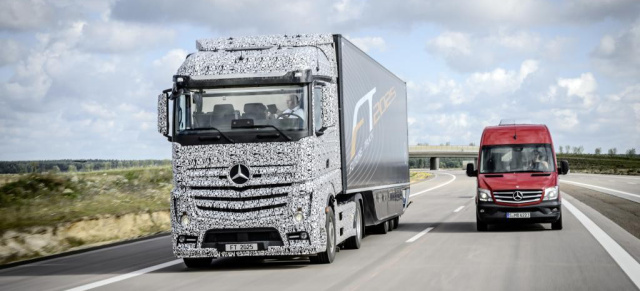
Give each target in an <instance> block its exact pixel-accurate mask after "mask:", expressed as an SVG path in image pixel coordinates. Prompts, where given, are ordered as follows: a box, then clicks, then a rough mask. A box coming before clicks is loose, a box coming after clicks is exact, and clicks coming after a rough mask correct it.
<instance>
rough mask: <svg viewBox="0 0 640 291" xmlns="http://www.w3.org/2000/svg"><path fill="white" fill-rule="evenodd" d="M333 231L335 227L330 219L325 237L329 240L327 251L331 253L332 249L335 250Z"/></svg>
mask: <svg viewBox="0 0 640 291" xmlns="http://www.w3.org/2000/svg"><path fill="white" fill-rule="evenodd" d="M335 232H336V230H335V227H333V221H330V222H329V231H328V232H327V233H328V235H327V238H328V239H329V242H328V244H329V252H331V253H333V251H334V250H335V245H334V242H335V240H334V238H333V237H334V236H335Z"/></svg>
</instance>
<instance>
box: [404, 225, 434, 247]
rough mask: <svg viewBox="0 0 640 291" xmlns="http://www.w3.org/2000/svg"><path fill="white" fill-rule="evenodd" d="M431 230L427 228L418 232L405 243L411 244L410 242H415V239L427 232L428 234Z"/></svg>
mask: <svg viewBox="0 0 640 291" xmlns="http://www.w3.org/2000/svg"><path fill="white" fill-rule="evenodd" d="M432 229H433V227H428V228H427V229H425V230H423V231H421V232H419V233H418V234H416V235H414V236H413V237H411V238H410V239H408V240H407V242H408V243H412V242H414V241H416V240H417V239H419V238H420V237H422V236H423V235H425V234H427V232H430V231H431V230H432Z"/></svg>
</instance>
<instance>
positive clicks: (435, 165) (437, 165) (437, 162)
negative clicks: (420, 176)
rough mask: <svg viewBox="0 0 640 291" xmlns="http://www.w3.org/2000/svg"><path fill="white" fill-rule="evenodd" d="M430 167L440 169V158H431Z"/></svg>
mask: <svg viewBox="0 0 640 291" xmlns="http://www.w3.org/2000/svg"><path fill="white" fill-rule="evenodd" d="M429 169H430V170H434V171H435V170H439V169H440V158H429Z"/></svg>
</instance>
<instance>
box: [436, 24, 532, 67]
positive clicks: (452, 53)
mask: <svg viewBox="0 0 640 291" xmlns="http://www.w3.org/2000/svg"><path fill="white" fill-rule="evenodd" d="M541 43H542V38H541V37H540V36H539V35H538V34H536V33H533V32H530V31H523V30H519V31H515V30H511V29H506V28H503V27H499V28H497V29H494V30H492V32H491V33H489V34H486V35H483V34H469V33H464V32H456V31H446V32H443V33H441V34H440V35H438V36H437V37H435V38H433V39H431V40H429V41H428V42H427V51H428V52H430V53H431V54H433V55H436V56H441V57H442V58H444V60H445V61H446V62H447V64H448V65H449V66H450V67H451V68H453V69H454V70H456V71H459V72H465V73H468V72H474V71H478V70H486V69H488V68H491V67H495V66H499V65H501V64H506V63H508V61H509V60H515V59H522V58H523V56H529V57H531V55H537V54H539V52H538V51H539V48H540V47H541Z"/></svg>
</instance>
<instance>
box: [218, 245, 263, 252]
mask: <svg viewBox="0 0 640 291" xmlns="http://www.w3.org/2000/svg"><path fill="white" fill-rule="evenodd" d="M224 250H225V251H227V252H237V251H257V250H258V244H226V245H225V246H224Z"/></svg>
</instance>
